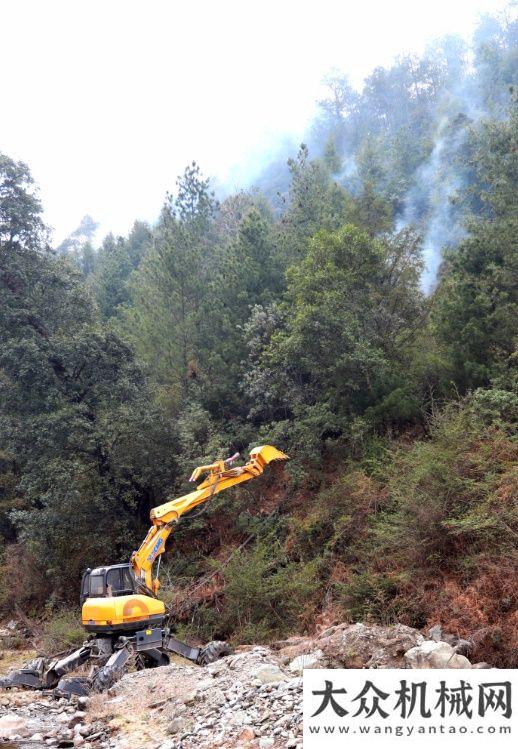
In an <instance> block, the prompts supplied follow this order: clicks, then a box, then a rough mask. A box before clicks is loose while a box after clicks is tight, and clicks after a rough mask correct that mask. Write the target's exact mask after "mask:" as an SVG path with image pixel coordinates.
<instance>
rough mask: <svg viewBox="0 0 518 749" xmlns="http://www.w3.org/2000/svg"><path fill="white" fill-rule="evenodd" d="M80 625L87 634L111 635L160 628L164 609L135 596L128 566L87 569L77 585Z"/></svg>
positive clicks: (147, 597) (156, 603) (136, 593)
mask: <svg viewBox="0 0 518 749" xmlns="http://www.w3.org/2000/svg"><path fill="white" fill-rule="evenodd" d="M80 602H81V612H82V616H81V618H82V623H83V626H84V628H85V629H86V630H87V631H88V632H99V633H109V634H110V633H115V632H125V631H126V632H127V631H131V630H134V629H135V627H136V626H141V627H148V626H154V627H156V626H160V625H161V623H162V620H163V618H164V616H165V606H164V604H163V602H162V601H159V600H157V599H155V598H151V597H150V596H145V595H140V594H139V593H138V588H137V581H136V580H135V575H134V574H133V570H132V569H131V565H130V564H112V565H110V566H109V567H96V568H95V569H93V570H91V569H88V570H86V572H85V573H84V575H83V579H82V582H81V595H80Z"/></svg>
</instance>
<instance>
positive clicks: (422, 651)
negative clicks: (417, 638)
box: [405, 640, 471, 668]
mask: <svg viewBox="0 0 518 749" xmlns="http://www.w3.org/2000/svg"><path fill="white" fill-rule="evenodd" d="M405 661H406V665H407V668H471V663H470V662H469V660H468V659H467V658H466V657H465V656H464V655H459V653H457V652H456V650H455V648H454V647H452V646H451V645H450V644H449V643H447V642H441V641H439V642H436V641H434V640H426V641H425V642H423V643H421V644H420V645H417V646H416V647H414V648H411V649H410V650H408V651H407V652H406V653H405Z"/></svg>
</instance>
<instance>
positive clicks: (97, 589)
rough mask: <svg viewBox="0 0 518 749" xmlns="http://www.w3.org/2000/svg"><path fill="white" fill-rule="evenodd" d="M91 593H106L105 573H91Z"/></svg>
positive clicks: (95, 594) (99, 594)
mask: <svg viewBox="0 0 518 749" xmlns="http://www.w3.org/2000/svg"><path fill="white" fill-rule="evenodd" d="M90 595H91V596H103V595H104V575H90Z"/></svg>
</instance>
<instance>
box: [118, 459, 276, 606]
mask: <svg viewBox="0 0 518 749" xmlns="http://www.w3.org/2000/svg"><path fill="white" fill-rule="evenodd" d="M237 457H239V454H236V455H234V456H232V458H229V459H227V460H219V461H216V462H215V463H211V464H210V465H206V466H199V467H198V468H196V469H195V470H194V471H193V473H192V475H191V479H190V480H191V481H196V480H197V479H198V478H200V476H201V475H203V474H204V473H206V474H207V476H206V478H205V479H204V480H203V481H202V482H201V483H200V484H199V485H198V487H197V489H196V490H195V491H193V492H190V493H189V494H186V495H184V496H183V497H179V498H178V499H173V500H170V501H168V502H165V503H164V504H162V505H159V506H158V507H155V508H154V509H152V510H151V521H152V523H153V525H152V526H151V528H150V529H149V531H148V533H147V535H146V537H145V539H144V541H143V542H142V544H141V545H140V548H139V549H138V550H137V551H135V552H133V554H132V557H131V566H132V567H133V571H134V573H135V576H136V577H137V579H139V580H142V581H143V582H144V583H145V585H146V587H147V588H148V589H150V590H152V591H153V592H154V593H156V592H157V590H158V587H159V584H158V579H157V578H155V580H152V568H153V564H154V562H155V560H156V559H157V558H158V557H160V555H161V554H163V553H164V551H165V542H166V540H167V538H168V536H169V535H170V533H171V531H172V529H173V525H174V524H175V523H177V522H178V521H179V519H180V518H181V516H182V515H185V513H187V512H190V510H192V509H194V508H195V507H197V506H198V505H200V504H203V503H204V502H207V501H208V500H210V499H212V497H213V496H214V495H215V494H219V493H220V492H222V491H225V489H229V488H230V487H232V486H236V485H238V484H242V483H244V482H246V481H250V479H253V478H255V477H256V476H260V475H261V474H262V473H263V471H264V469H265V468H266V466H267V465H268V464H269V463H272V462H273V461H278V460H288V456H287V455H285V454H284V453H283V452H281V451H280V450H277V448H276V447H272V446H271V445H262V446H261V447H256V448H254V449H253V450H252V451H251V453H250V460H249V461H248V463H246V464H245V465H244V466H236V467H234V468H232V467H231V465H232V463H233V462H234V461H235V460H236V458H237Z"/></svg>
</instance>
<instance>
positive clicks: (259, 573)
mask: <svg viewBox="0 0 518 749" xmlns="http://www.w3.org/2000/svg"><path fill="white" fill-rule="evenodd" d="M214 566H215V568H216V569H218V571H219V572H220V575H221V576H222V579H223V582H224V585H225V598H224V604H223V609H222V611H221V612H220V616H219V618H218V623H217V625H216V626H217V631H220V632H225V633H227V634H232V635H233V637H234V638H235V639H236V640H237V641H238V642H268V641H269V640H271V639H272V638H275V637H280V636H283V635H285V634H287V633H288V632H290V631H292V630H293V629H294V628H297V626H298V625H299V624H300V622H301V620H302V618H303V615H304V606H305V605H306V604H309V603H310V601H311V600H312V599H314V596H315V592H316V590H315V589H316V588H317V586H318V568H319V562H318V560H317V559H315V560H313V561H312V562H310V563H307V564H300V563H295V562H290V561H289V560H288V558H287V555H286V553H285V551H284V550H283V548H282V546H281V544H279V542H278V541H277V540H276V539H275V537H272V536H269V537H266V538H265V539H262V540H258V541H257V542H256V543H255V545H254V546H253V547H252V548H250V549H243V550H241V551H238V552H237V553H236V554H234V556H233V557H232V559H231V561H230V562H229V563H228V564H226V565H225V566H223V565H218V564H217V563H214Z"/></svg>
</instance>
